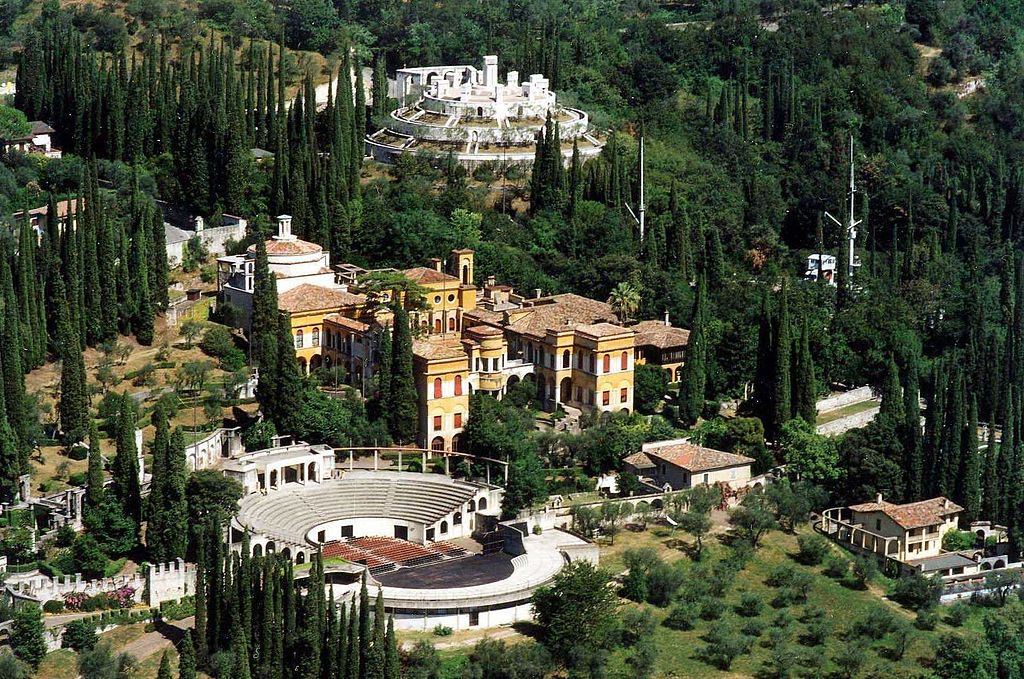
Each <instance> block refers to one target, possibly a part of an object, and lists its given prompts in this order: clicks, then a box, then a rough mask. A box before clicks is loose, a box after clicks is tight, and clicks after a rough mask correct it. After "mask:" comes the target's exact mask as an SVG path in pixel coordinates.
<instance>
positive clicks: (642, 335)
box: [631, 321, 690, 349]
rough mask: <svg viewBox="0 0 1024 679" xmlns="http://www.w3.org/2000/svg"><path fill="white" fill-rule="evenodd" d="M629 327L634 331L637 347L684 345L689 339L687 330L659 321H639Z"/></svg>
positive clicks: (666, 347)
mask: <svg viewBox="0 0 1024 679" xmlns="http://www.w3.org/2000/svg"><path fill="white" fill-rule="evenodd" d="M631 327H632V328H633V330H635V331H636V345H637V346H638V347H656V348H658V349H670V348H673V347H683V346H686V343H687V342H689V341H690V331H689V330H687V329H685V328H676V327H673V326H671V325H665V324H664V323H663V322H661V321H640V322H639V323H637V324H636V325H633V326H631Z"/></svg>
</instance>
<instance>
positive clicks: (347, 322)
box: [324, 314, 370, 332]
mask: <svg viewBox="0 0 1024 679" xmlns="http://www.w3.org/2000/svg"><path fill="white" fill-rule="evenodd" d="M324 320H325V321H330V322H331V323H334V324H335V325H340V326H341V327H343V328H348V329H349V330H355V331H356V332H366V331H367V330H368V329H369V328H370V326H369V325H368V324H366V323H363V322H362V321H357V320H356V319H354V318H349V317H348V316H342V315H341V314H330V315H329V316H324Z"/></svg>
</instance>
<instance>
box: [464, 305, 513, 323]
mask: <svg viewBox="0 0 1024 679" xmlns="http://www.w3.org/2000/svg"><path fill="white" fill-rule="evenodd" d="M462 318H463V320H464V321H479V322H480V323H487V324H490V325H501V323H502V321H503V320H504V318H505V316H504V314H502V313H501V312H500V311H491V310H490V309H485V308H483V307H479V306H478V307H477V308H475V309H473V310H472V311H464V312H462Z"/></svg>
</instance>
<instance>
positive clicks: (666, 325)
mask: <svg viewBox="0 0 1024 679" xmlns="http://www.w3.org/2000/svg"><path fill="white" fill-rule="evenodd" d="M665 327H666V328H671V327H672V323H670V322H669V320H668V309H665Z"/></svg>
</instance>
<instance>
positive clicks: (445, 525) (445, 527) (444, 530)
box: [441, 521, 448, 535]
mask: <svg viewBox="0 0 1024 679" xmlns="http://www.w3.org/2000/svg"><path fill="white" fill-rule="evenodd" d="M447 533H448V522H447V521H442V522H441V535H447Z"/></svg>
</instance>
